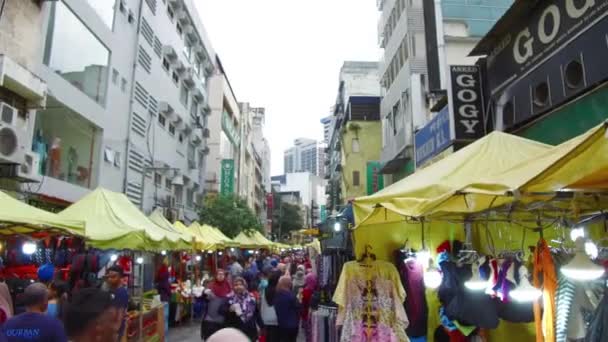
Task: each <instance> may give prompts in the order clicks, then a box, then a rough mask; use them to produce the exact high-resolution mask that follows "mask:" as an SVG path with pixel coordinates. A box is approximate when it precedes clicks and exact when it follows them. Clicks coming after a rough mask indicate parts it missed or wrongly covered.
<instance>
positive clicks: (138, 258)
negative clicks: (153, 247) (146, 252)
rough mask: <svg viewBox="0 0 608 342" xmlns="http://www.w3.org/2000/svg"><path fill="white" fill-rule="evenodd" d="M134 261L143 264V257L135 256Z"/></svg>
mask: <svg viewBox="0 0 608 342" xmlns="http://www.w3.org/2000/svg"><path fill="white" fill-rule="evenodd" d="M135 262H136V263H138V264H140V265H141V264H143V263H144V258H142V257H137V259H135Z"/></svg>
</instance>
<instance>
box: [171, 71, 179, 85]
mask: <svg viewBox="0 0 608 342" xmlns="http://www.w3.org/2000/svg"><path fill="white" fill-rule="evenodd" d="M171 77H172V78H173V83H175V84H178V83H179V75H178V74H177V72H175V71H174V72H173V74H172V75H171Z"/></svg>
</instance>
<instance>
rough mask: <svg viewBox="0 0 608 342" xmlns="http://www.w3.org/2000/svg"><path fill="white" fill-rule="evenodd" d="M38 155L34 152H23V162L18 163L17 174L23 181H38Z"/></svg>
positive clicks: (40, 177) (39, 177) (39, 179)
mask: <svg viewBox="0 0 608 342" xmlns="http://www.w3.org/2000/svg"><path fill="white" fill-rule="evenodd" d="M39 171H40V156H39V155H38V153H35V152H25V154H24V158H23V163H21V165H19V168H18V171H17V176H18V177H19V178H21V180H23V181H25V182H31V183H40V181H41V180H42V176H41V175H40V172H39Z"/></svg>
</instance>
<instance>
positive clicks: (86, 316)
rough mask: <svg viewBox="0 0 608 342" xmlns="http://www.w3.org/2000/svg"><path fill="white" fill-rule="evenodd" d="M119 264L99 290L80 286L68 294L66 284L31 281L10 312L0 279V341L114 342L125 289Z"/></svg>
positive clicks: (120, 325) (121, 322)
mask: <svg viewBox="0 0 608 342" xmlns="http://www.w3.org/2000/svg"><path fill="white" fill-rule="evenodd" d="M122 278H123V271H122V269H121V268H120V267H119V266H113V267H111V268H110V269H109V270H108V272H107V277H106V283H105V284H104V286H102V288H83V289H80V290H75V291H73V293H72V294H71V295H68V293H69V291H68V284H67V283H65V282H62V281H54V282H51V283H49V284H44V283H40V282H38V283H32V284H30V285H28V286H27V287H26V288H25V290H24V292H23V294H22V295H21V296H20V298H19V305H18V306H17V307H19V308H24V310H25V311H24V312H22V313H16V312H14V311H13V310H14V308H15V306H13V299H12V297H11V294H10V292H9V289H8V287H7V285H6V284H5V283H3V282H0V342H42V341H44V342H67V341H68V340H69V341H72V342H89V341H100V342H116V341H118V340H119V339H120V338H121V336H122V334H124V330H125V322H126V314H127V306H128V301H129V298H128V292H127V289H126V288H125V287H123V286H122Z"/></svg>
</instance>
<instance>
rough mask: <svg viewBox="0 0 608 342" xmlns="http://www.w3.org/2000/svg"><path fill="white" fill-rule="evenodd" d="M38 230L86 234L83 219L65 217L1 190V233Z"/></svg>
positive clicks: (27, 232)
mask: <svg viewBox="0 0 608 342" xmlns="http://www.w3.org/2000/svg"><path fill="white" fill-rule="evenodd" d="M37 231H58V232H61V233H66V234H69V235H79V236H84V235H85V223H84V221H83V220H75V219H69V218H64V217H61V216H59V215H57V214H53V213H50V212H48V211H44V210H42V209H38V208H36V207H32V206H30V205H28V204H26V203H24V202H21V201H19V200H18V199H16V198H14V197H11V196H9V195H8V194H6V193H4V192H2V191H0V234H2V235H11V234H29V233H33V232H37Z"/></svg>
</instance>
